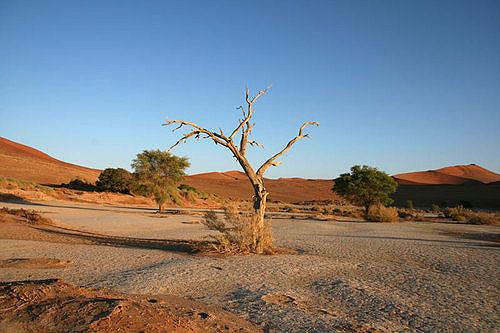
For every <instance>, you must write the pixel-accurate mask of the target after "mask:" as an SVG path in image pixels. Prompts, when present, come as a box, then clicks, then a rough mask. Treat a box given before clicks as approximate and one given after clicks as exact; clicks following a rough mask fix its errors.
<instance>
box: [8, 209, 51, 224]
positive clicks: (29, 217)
mask: <svg viewBox="0 0 500 333" xmlns="http://www.w3.org/2000/svg"><path fill="white" fill-rule="evenodd" d="M5 215H14V216H17V217H21V218H23V219H25V220H26V221H27V222H28V223H29V224H52V220H51V219H49V218H46V217H43V216H42V215H40V214H39V213H38V212H36V211H34V210H28V209H23V208H20V209H10V208H7V207H3V208H1V209H0V216H5Z"/></svg>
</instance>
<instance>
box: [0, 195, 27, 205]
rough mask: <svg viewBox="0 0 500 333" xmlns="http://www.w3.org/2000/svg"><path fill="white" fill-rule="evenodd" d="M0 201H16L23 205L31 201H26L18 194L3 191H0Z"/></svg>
mask: <svg viewBox="0 0 500 333" xmlns="http://www.w3.org/2000/svg"><path fill="white" fill-rule="evenodd" d="M0 202H8V203H18V204H23V205H31V204H32V202H31V201H28V200H26V199H24V198H22V197H20V196H18V195H15V194H12V193H4V192H0Z"/></svg>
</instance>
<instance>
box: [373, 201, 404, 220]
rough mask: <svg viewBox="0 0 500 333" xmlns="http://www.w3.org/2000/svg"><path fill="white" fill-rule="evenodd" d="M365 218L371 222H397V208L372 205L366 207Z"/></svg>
mask: <svg viewBox="0 0 500 333" xmlns="http://www.w3.org/2000/svg"><path fill="white" fill-rule="evenodd" d="M366 219H367V220H368V221H372V222H397V221H398V219H399V216H398V210H397V209H396V208H394V207H385V206H383V205H373V206H371V207H370V208H369V209H368V214H367V215H366Z"/></svg>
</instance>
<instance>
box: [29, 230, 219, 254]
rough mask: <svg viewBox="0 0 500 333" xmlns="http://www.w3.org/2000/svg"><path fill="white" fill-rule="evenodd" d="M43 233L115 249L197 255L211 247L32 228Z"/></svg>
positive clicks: (76, 231)
mask: <svg viewBox="0 0 500 333" xmlns="http://www.w3.org/2000/svg"><path fill="white" fill-rule="evenodd" d="M30 227H31V228H33V229H37V230H39V231H41V232H45V233H49V234H52V235H57V236H65V237H70V238H73V239H80V240H84V241H88V242H91V243H93V244H96V245H107V246H115V247H128V248H137V249H154V250H162V251H169V252H180V253H187V254H197V253H201V252H204V250H205V249H206V248H207V247H208V246H209V245H210V241H197V240H183V239H154V238H135V237H122V236H110V235H104V234H98V233H92V232H86V231H81V230H76V229H70V228H64V227H58V226H48V225H43V226H30Z"/></svg>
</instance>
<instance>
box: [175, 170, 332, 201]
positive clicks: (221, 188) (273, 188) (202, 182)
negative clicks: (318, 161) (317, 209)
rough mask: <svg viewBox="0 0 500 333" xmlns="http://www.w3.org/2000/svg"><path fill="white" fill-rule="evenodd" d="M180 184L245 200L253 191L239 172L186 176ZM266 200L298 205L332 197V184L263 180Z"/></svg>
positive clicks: (308, 181) (328, 182)
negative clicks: (298, 203)
mask: <svg viewBox="0 0 500 333" xmlns="http://www.w3.org/2000/svg"><path fill="white" fill-rule="evenodd" d="M183 183H185V184H188V185H191V186H193V187H195V188H197V189H199V190H201V191H204V192H208V193H216V194H217V195H219V196H220V197H224V198H231V199H239V200H248V199H250V198H251V197H252V188H251V186H250V183H249V181H248V178H247V177H246V175H245V174H244V173H243V172H241V171H226V172H208V173H201V174H197V175H192V176H188V177H186V179H184V181H183ZM265 184H266V186H267V189H268V191H269V192H270V193H271V194H270V195H269V200H273V201H283V202H300V201H311V200H328V199H332V198H333V196H334V195H333V194H332V191H331V188H332V185H333V183H332V181H331V180H329V179H303V178H279V179H266V180H265Z"/></svg>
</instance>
